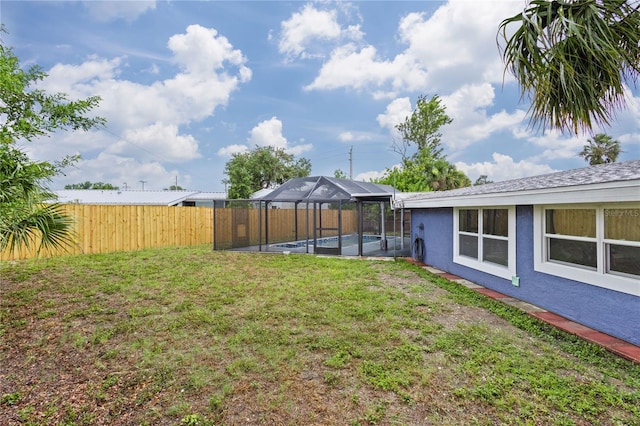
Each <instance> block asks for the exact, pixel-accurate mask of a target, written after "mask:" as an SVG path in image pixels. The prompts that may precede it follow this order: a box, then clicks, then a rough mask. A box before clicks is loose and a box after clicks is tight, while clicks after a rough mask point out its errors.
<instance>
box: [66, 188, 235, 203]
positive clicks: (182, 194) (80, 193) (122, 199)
mask: <svg viewBox="0 0 640 426" xmlns="http://www.w3.org/2000/svg"><path fill="white" fill-rule="evenodd" d="M54 192H55V194H56V195H57V196H58V202H59V203H62V204H70V203H75V204H121V205H133V206H140V205H155V206H173V205H175V204H178V203H181V202H182V201H185V200H193V201H195V200H211V199H225V198H226V194H225V193H223V192H200V191H122V190H99V189H65V190H60V191H54Z"/></svg>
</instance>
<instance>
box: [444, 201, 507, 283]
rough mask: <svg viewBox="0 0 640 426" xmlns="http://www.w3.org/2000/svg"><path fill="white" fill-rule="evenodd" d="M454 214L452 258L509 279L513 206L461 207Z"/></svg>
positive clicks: (457, 261)
mask: <svg viewBox="0 0 640 426" xmlns="http://www.w3.org/2000/svg"><path fill="white" fill-rule="evenodd" d="M454 214H455V219H456V220H455V225H454V234H455V235H454V256H453V257H454V262H456V263H459V264H462V265H465V266H469V267H471V268H474V269H478V270H481V271H484V272H487V273H490V274H493V275H498V276H500V277H503V278H506V279H511V277H512V276H513V275H515V208H513V207H511V208H504V207H502V208H460V209H456V210H455V211H454Z"/></svg>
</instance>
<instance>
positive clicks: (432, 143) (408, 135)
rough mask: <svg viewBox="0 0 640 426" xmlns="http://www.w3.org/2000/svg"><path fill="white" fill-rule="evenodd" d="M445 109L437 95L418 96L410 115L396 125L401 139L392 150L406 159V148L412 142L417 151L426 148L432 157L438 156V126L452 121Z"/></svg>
mask: <svg viewBox="0 0 640 426" xmlns="http://www.w3.org/2000/svg"><path fill="white" fill-rule="evenodd" d="M445 109H446V108H445V106H444V105H442V104H441V102H440V98H439V97H438V95H434V96H433V97H432V98H431V99H427V98H426V97H425V96H422V95H421V96H419V97H418V100H417V102H416V108H415V109H414V110H413V112H412V113H411V115H410V116H408V117H407V118H405V120H404V121H403V122H402V123H400V124H398V125H397V126H396V129H397V130H398V132H399V133H400V135H401V136H402V140H401V142H400V144H397V143H396V144H395V146H394V150H395V151H396V152H398V153H400V154H401V155H402V158H403V159H406V157H407V150H408V148H409V147H410V146H411V145H412V144H414V145H416V146H417V148H418V150H419V151H420V150H428V151H429V152H430V153H431V155H433V156H434V157H436V158H437V157H440V156H441V154H442V148H441V146H440V138H441V137H442V134H441V133H440V132H439V131H440V128H441V127H442V126H444V125H447V124H450V123H451V122H452V121H453V119H452V118H450V117H449V116H448V115H447V113H446V111H445Z"/></svg>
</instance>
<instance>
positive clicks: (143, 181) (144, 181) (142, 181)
mask: <svg viewBox="0 0 640 426" xmlns="http://www.w3.org/2000/svg"><path fill="white" fill-rule="evenodd" d="M140 183H142V190H143V191H144V184H145V183H147V181H146V180H141V181H140Z"/></svg>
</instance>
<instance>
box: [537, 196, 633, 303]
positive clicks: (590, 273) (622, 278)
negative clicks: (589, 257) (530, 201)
mask: <svg viewBox="0 0 640 426" xmlns="http://www.w3.org/2000/svg"><path fill="white" fill-rule="evenodd" d="M625 208H629V209H639V208H640V205H638V204H637V203H636V204H586V205H585V204H580V205H566V204H565V205H536V206H534V209H533V236H534V238H533V258H534V262H533V264H534V270H535V271H537V272H542V273H545V274H549V275H555V276H558V277H562V278H567V279H570V280H574V281H579V282H583V283H585V284H590V285H594V286H598V287H602V288H606V289H609V290H615V291H619V292H622V293H627V294H632V295H634V296H640V280H639V279H638V278H637V277H633V276H629V275H624V274H621V273H617V272H609V271H608V262H609V258H608V247H609V245H610V244H619V245H627V246H633V247H640V242H636V241H620V240H611V239H605V238H604V211H605V210H607V209H625ZM547 209H558V210H560V209H587V210H595V211H596V237H595V238H581V237H563V236H558V235H555V234H553V238H567V239H571V240H576V241H580V240H584V241H594V242H595V243H596V253H597V257H598V262H597V268H596V270H593V269H590V268H586V267H581V266H580V265H574V264H570V263H560V262H555V261H549V260H547V258H548V254H547V236H546V232H545V220H546V219H545V210H547Z"/></svg>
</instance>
